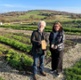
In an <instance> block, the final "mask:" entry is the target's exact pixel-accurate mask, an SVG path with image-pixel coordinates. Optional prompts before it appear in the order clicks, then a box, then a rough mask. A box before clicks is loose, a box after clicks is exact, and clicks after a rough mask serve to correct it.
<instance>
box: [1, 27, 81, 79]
mask: <svg viewBox="0 0 81 80" xmlns="http://www.w3.org/2000/svg"><path fill="white" fill-rule="evenodd" d="M2 30H3V31H7V32H22V33H25V34H27V33H30V34H31V32H30V31H29V32H27V31H23V30H12V29H10V30H6V29H3V28H2ZM2 30H1V29H0V31H2ZM66 38H67V39H71V40H73V41H76V42H77V45H76V46H75V47H73V48H72V49H70V50H68V51H67V52H66V53H64V59H63V68H64V69H65V68H68V67H71V66H72V65H73V64H74V63H75V62H76V61H78V60H79V59H80V58H81V36H75V35H66ZM50 65H51V63H49V64H47V65H45V72H46V75H47V76H46V77H43V76H41V75H40V73H39V72H38V75H37V76H38V80H64V74H61V77H60V78H57V77H56V75H55V74H51V73H50V69H51V66H50ZM0 76H1V77H2V78H4V79H5V80H33V79H32V74H24V73H23V74H20V73H19V71H17V70H15V69H12V68H11V67H10V66H9V65H8V63H7V62H5V61H4V58H3V57H0Z"/></svg>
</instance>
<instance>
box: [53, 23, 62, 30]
mask: <svg viewBox="0 0 81 80" xmlns="http://www.w3.org/2000/svg"><path fill="white" fill-rule="evenodd" d="M55 25H59V26H60V29H59V32H61V31H62V30H63V28H62V25H61V23H60V22H55V23H54V24H53V27H52V31H56V30H55Z"/></svg>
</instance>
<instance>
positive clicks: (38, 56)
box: [31, 21, 47, 80]
mask: <svg viewBox="0 0 81 80" xmlns="http://www.w3.org/2000/svg"><path fill="white" fill-rule="evenodd" d="M45 26H46V23H45V21H40V22H39V23H38V29H37V30H35V31H33V33H32V35H31V43H32V54H33V59H34V63H33V75H34V80H37V66H38V60H39V62H40V64H39V69H40V73H41V74H42V75H43V76H46V74H45V72H44V57H45V56H44V55H45V50H42V48H41V41H42V40H45V41H47V39H46V35H45V32H44V28H45Z"/></svg>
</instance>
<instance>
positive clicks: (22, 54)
mask: <svg viewBox="0 0 81 80" xmlns="http://www.w3.org/2000/svg"><path fill="white" fill-rule="evenodd" d="M75 15H76V17H74V16H75ZM78 16H79V17H78ZM0 17H1V19H0V21H1V22H3V25H0V61H2V60H3V61H4V62H5V63H7V65H8V66H9V67H11V68H13V69H15V70H18V71H19V73H21V72H23V71H25V72H30V73H31V71H32V64H33V58H32V53H31V48H32V45H31V41H30V37H31V33H32V31H33V30H36V29H37V23H38V21H40V20H45V21H46V23H47V26H46V28H45V31H46V33H47V36H48V37H49V32H51V31H52V25H53V23H54V22H55V21H60V22H61V23H62V26H63V28H64V31H65V34H66V41H65V50H64V53H65V55H67V58H66V59H65V57H64V60H67V63H65V64H68V66H69V65H70V63H68V56H69V53H68V51H70V50H71V49H73V50H74V51H75V50H76V49H78V48H74V47H75V46H76V45H77V44H81V36H80V35H81V19H80V14H71V13H66V12H57V11H55V12H54V11H47V10H42V11H41V10H40V11H39V10H35V11H28V12H23V13H21V12H11V13H5V14H0ZM79 47H80V46H79ZM76 51H77V50H76ZM76 51H75V52H76ZM79 52H80V51H79ZM76 53H77V52H76ZM70 54H72V55H73V53H70ZM50 56H51V53H50V51H49V44H48V50H47V54H46V55H45V65H47V64H48V65H49V64H50V61H49V60H50ZM74 56H76V55H74ZM72 57H73V56H72ZM80 57H81V55H80V56H77V58H76V57H75V58H76V59H75V60H74V59H72V60H73V61H74V64H73V65H72V66H73V67H71V66H70V68H68V67H67V68H64V73H65V80H80V79H81V77H80V76H81V75H80V73H81V70H80V67H81V65H80V63H81V60H80ZM78 58H79V60H78ZM47 67H48V66H47ZM3 72H4V70H3ZM48 73H49V71H48ZM2 78H3V75H2V77H0V80H3V79H2ZM63 78H64V77H63ZM5 80H8V78H7V79H5ZM22 80H23V78H22ZM31 80H32V79H31ZM55 80H56V79H55ZM59 80H62V79H59Z"/></svg>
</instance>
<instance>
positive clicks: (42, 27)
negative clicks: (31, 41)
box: [39, 23, 45, 32]
mask: <svg viewBox="0 0 81 80" xmlns="http://www.w3.org/2000/svg"><path fill="white" fill-rule="evenodd" d="M44 28H45V26H44V24H43V23H40V26H39V30H40V31H41V32H42V31H43V30H44Z"/></svg>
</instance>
